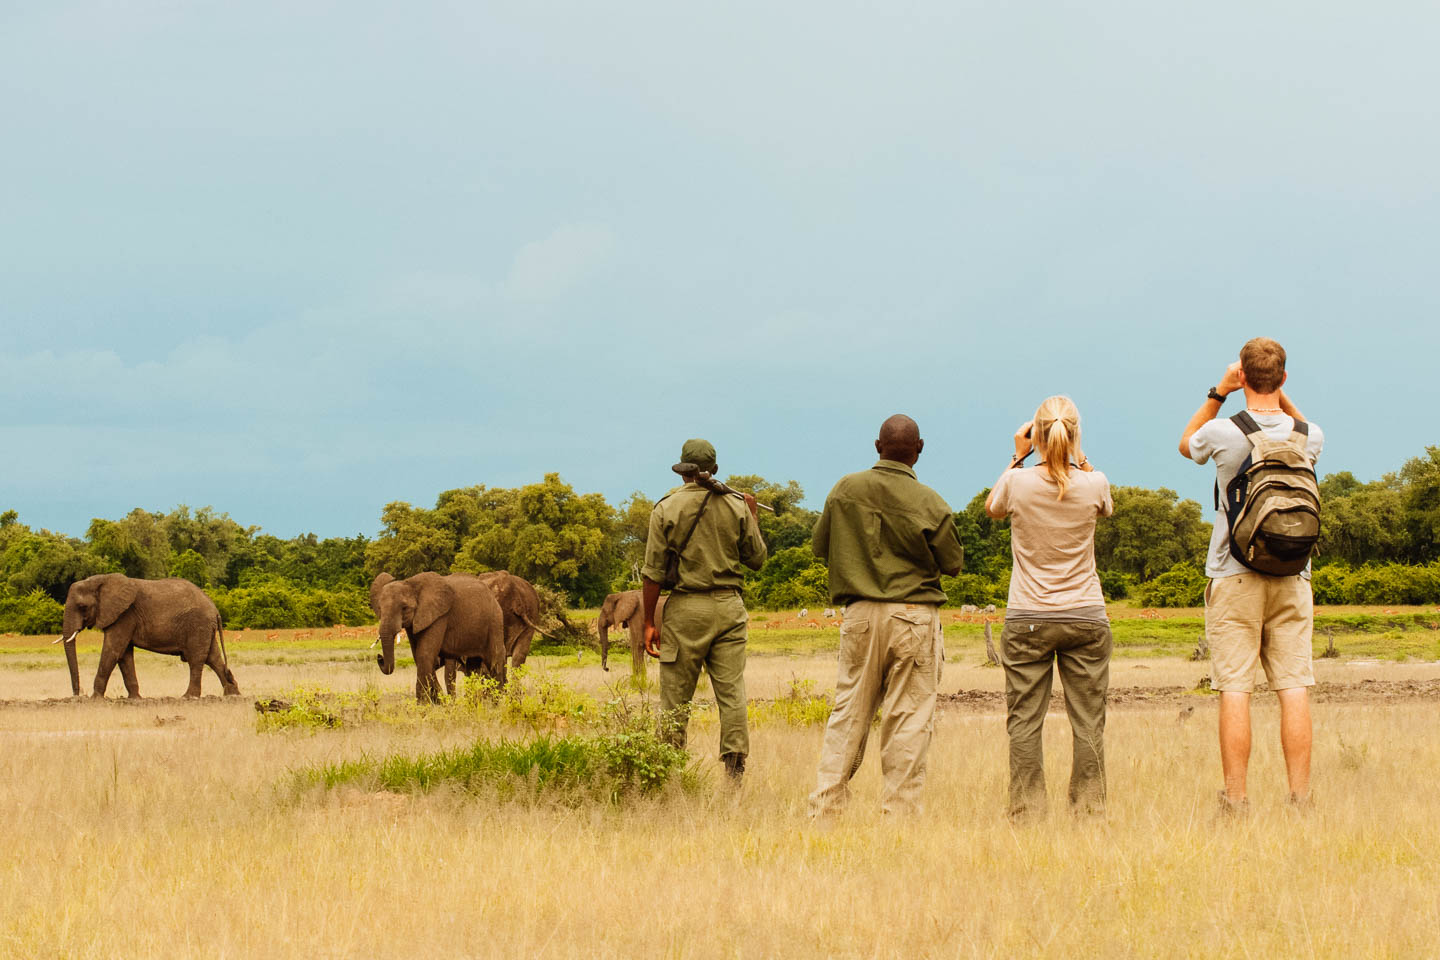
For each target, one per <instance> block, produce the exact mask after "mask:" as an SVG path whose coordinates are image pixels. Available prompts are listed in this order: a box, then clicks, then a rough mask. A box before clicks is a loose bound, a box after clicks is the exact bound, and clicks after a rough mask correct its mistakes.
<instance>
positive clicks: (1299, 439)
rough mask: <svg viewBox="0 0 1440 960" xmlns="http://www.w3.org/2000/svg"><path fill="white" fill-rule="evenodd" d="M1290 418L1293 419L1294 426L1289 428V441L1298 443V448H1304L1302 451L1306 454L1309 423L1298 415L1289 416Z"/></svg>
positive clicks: (1307, 450)
mask: <svg viewBox="0 0 1440 960" xmlns="http://www.w3.org/2000/svg"><path fill="white" fill-rule="evenodd" d="M1290 419H1292V420H1294V421H1295V426H1294V427H1293V428H1291V433H1290V442H1291V443H1297V444H1299V445H1300V449H1301V450H1304V451H1305V452H1306V453H1307V454H1308V453H1309V447H1308V440H1309V437H1310V424H1308V423H1306V422H1305V421H1304V420H1301V419H1300V418H1299V417H1291V418H1290Z"/></svg>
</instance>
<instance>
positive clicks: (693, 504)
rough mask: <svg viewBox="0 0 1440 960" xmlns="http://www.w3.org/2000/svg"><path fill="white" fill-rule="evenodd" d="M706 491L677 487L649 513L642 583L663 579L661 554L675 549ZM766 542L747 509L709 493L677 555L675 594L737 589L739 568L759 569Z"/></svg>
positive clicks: (689, 485) (693, 486) (692, 486)
mask: <svg viewBox="0 0 1440 960" xmlns="http://www.w3.org/2000/svg"><path fill="white" fill-rule="evenodd" d="M707 492H708V491H707V490H706V489H705V488H704V487H702V486H700V485H699V484H697V483H687V484H685V485H684V486H683V487H676V488H675V489H674V490H671V491H670V492H669V493H667V494H666V495H665V496H663V497H661V498H660V502H659V503H657V504H655V509H653V510H651V511H650V533H649V536H647V537H646V539H645V566H644V567H642V568H641V570H640V573H641V575H642V576H643V577H645V579H647V580H652V581H654V582H655V583H660V582H662V581H663V580H664V579H665V550H666V548H667V547H677V548H678V547H679V546H680V543H681V541H683V540H684V539H685V535H686V534H688V533H689V532H690V525H691V524H692V523H694V522H695V515H696V514H697V513H699V512H700V504H701V503H702V502H703V501H704V500H705V495H706V493H707ZM765 554H766V549H765V541H764V539H762V538H761V536H760V525H759V524H758V523H756V522H755V518H754V517H752V516H750V508H749V507H747V506H745V501H744V500H741V499H740V498H739V497H731V496H723V495H721V494H712V495H711V496H710V505H709V506H708V507H706V508H705V513H704V515H703V516H701V517H700V523H699V525H698V526H696V527H695V535H694V536H692V537H691V538H690V543H689V544H687V545H686V547H685V552H684V553H683V554H681V556H680V583H679V584H678V585H676V587H675V591H676V592H677V593H700V592H703V591H705V590H719V589H721V588H723V587H734V588H736V589H739V587H740V585H741V584H742V583H744V582H745V574H744V571H743V570H742V569H741V565H742V564H743V565H744V566H746V567H749V568H750V569H751V570H759V569H760V567H761V566H762V565H763V564H764V563H765Z"/></svg>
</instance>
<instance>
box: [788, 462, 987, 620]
mask: <svg viewBox="0 0 1440 960" xmlns="http://www.w3.org/2000/svg"><path fill="white" fill-rule="evenodd" d="M810 547H811V549H813V550H814V551H815V555H816V556H818V557H819V558H820V559H822V560H824V561H825V563H826V564H827V565H828V566H829V567H830V597H831V599H832V600H833V601H834V602H835V603H850V602H852V601H855V600H879V601H883V602H887V603H944V602H945V600H946V599H947V598H946V596H945V591H944V590H941V589H940V574H941V573H942V572H945V573H952V574H953V573H958V572H959V571H960V566H961V563H962V562H963V560H964V557H965V552H964V550H963V549H962V548H961V546H960V537H959V535H958V534H957V533H956V532H955V517H954V515H953V514H952V513H951V511H950V505H949V504H947V503H946V502H945V500H944V498H942V497H941V496H940V494H938V493H936V492H935V491H934V490H931V489H930V488H929V487H927V486H925V485H924V484H923V483H921V482H920V481H919V480H917V479H915V471H914V470H912V469H910V468H909V467H907V466H905V464H903V463H896V462H895V461H894V460H881V461H880V462H879V463H877V464H875V466H873V467H871V468H870V469H869V470H862V471H861V472H860V473H852V474H849V475H847V476H844V477H842V478H840V482H839V483H837V484H835V489H833V490H831V491H830V496H828V497H826V498H825V511H824V512H823V513H821V514H820V521H819V522H818V523H817V524H815V533H814V535H813V536H812V538H811V541H810Z"/></svg>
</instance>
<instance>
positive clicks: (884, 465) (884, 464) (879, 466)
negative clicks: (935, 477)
mask: <svg viewBox="0 0 1440 960" xmlns="http://www.w3.org/2000/svg"><path fill="white" fill-rule="evenodd" d="M870 469H871V470H893V471H894V472H895V473H903V474H905V476H907V477H909V478H910V479H911V480H918V479H920V478H919V477H917V476H915V470H914V469H913V468H911V467H907V466H906V465H905V464H903V463H901V462H899V461H898V460H878V461H876V463H875V466H873V467H871V468H870Z"/></svg>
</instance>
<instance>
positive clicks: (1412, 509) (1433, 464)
mask: <svg viewBox="0 0 1440 960" xmlns="http://www.w3.org/2000/svg"><path fill="white" fill-rule="evenodd" d="M1400 479H1401V481H1402V482H1403V483H1404V484H1405V526H1406V528H1407V530H1408V532H1409V534H1410V557H1409V559H1410V560H1411V561H1412V562H1414V563H1426V562H1428V561H1431V560H1435V559H1440V447H1426V448H1425V456H1423V457H1412V458H1411V459H1409V460H1407V461H1405V465H1404V466H1403V467H1401V468H1400Z"/></svg>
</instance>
